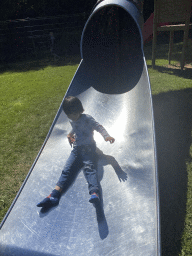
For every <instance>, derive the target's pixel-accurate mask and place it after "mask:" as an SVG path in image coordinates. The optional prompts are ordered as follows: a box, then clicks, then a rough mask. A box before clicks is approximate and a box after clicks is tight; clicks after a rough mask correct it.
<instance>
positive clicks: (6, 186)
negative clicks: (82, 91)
mask: <svg viewBox="0 0 192 256" xmlns="http://www.w3.org/2000/svg"><path fill="white" fill-rule="evenodd" d="M32 64H34V63H32ZM30 65H31V64H30ZM22 66H23V65H22ZM32 66H33V65H32ZM77 67H78V64H76V65H75V64H74V65H65V66H47V67H43V68H39V69H38V70H33V68H32V70H30V67H28V68H27V70H26V71H20V69H23V68H24V70H25V69H26V65H24V66H23V68H21V67H20V66H16V68H17V70H19V72H14V71H6V72H3V73H2V74H1V75H0V77H1V88H0V91H1V92H0V93H1V107H0V108H1V109H0V110H1V122H0V132H1V161H0V168H1V171H0V195H1V196H0V220H2V218H3V216H4V215H5V213H6V212H7V210H8V208H9V206H10V204H11V202H12V201H13V199H14V197H15V195H16V193H17V192H18V190H19V188H20V186H21V185H22V183H23V181H24V179H25V177H26V174H27V173H28V171H29V169H30V167H31V165H32V163H33V161H34V159H35V157H36V155H37V153H38V151H39V150H40V148H41V146H42V143H43V141H44V139H45V137H46V135H47V133H48V130H49V128H50V126H51V123H52V121H53V119H54V116H55V114H56V112H57V110H58V108H59V105H60V103H61V101H62V99H63V96H64V95H65V92H66V90H67V88H68V86H69V84H70V82H71V79H72V77H73V75H74V73H75V71H76V69H77Z"/></svg>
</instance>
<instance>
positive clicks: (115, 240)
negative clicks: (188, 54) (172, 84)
mask: <svg viewBox="0 0 192 256" xmlns="http://www.w3.org/2000/svg"><path fill="white" fill-rule="evenodd" d="M138 20H139V12H138V11H137V8H136V7H135V5H133V4H132V3H130V2H129V1H124V0H118V1H117V0H105V1H102V2H100V3H99V4H98V5H97V6H96V7H95V9H94V10H93V12H92V14H91V15H90V18H89V19H88V21H87V23H86V25H85V28H84V31H83V33H82V40H81V54H82V61H81V63H80V65H79V68H78V69H77V71H76V74H75V75H74V78H73V80H72V82H71V84H70V86H69V89H68V91H67V94H66V95H74V96H77V97H78V98H79V99H81V101H82V103H83V106H84V109H85V113H87V114H90V115H92V116H93V117H94V118H95V119H96V120H97V121H98V122H99V123H101V124H102V125H103V126H104V127H105V128H106V130H107V131H108V132H109V134H110V135H111V136H113V137H114V138H115V143H114V144H109V143H106V142H105V141H104V140H103V138H102V137H101V136H100V135H99V134H97V133H95V140H96V143H97V148H98V162H97V169H98V179H99V181H100V184H101V191H102V206H101V207H100V208H95V207H94V206H93V205H92V204H90V203H89V202H88V200H89V197H90V196H89V194H88V188H87V184H86V180H85V178H84V176H83V173H82V172H79V175H78V177H77V178H76V180H75V182H74V183H73V185H72V186H71V187H70V188H69V189H68V190H67V191H66V193H65V194H64V195H63V196H62V198H61V200H60V204H59V205H58V206H57V207H55V208H53V209H51V210H50V211H48V212H46V211H45V212H43V211H42V210H41V209H39V208H37V207H36V204H37V203H38V202H39V201H41V200H42V199H43V198H44V197H45V196H47V195H49V194H50V192H51V191H52V189H53V188H54V186H55V183H56V182H57V180H58V178H59V176H60V174H61V170H62V168H63V166H64V164H65V162H66V160H67V158H68V156H69V154H70V150H71V148H70V146H69V143H68V140H67V138H66V135H67V134H68V132H69V131H70V124H69V122H68V119H67V117H66V115H65V114H64V112H63V111H62V109H61V108H60V109H59V110H58V113H57V116H56V118H55V120H54V122H53V125H52V127H51V129H50V132H49V135H48V136H47V139H46V141H45V143H44V145H43V147H42V150H41V151H40V153H39V155H38V156H37V159H36V161H35V163H34V164H33V166H32V168H31V170H30V172H29V175H28V176H27V178H26V180H25V182H24V184H23V186H22V188H21V190H20V192H19V194H18V196H17V198H16V199H15V201H14V202H13V204H12V206H11V208H10V210H9V212H8V213H7V215H6V217H5V219H4V220H3V222H2V224H1V230H0V255H1V256H10V255H14V256H21V255H26V256H32V255H34V256H43V255H45V256H53V255H62V256H63V255H64V256H65V255H66V256H70V255H74V256H77V255H78V256H80V255H82V256H85V255H86V256H109V255H110V256H112V255H113V256H119V255H121V256H128V255H130V256H131V255H133V256H135V255H137V256H156V255H158V256H159V255H160V229H159V198H158V179H157V163H156V146H155V134H154V121H153V108H152V100H151V89H150V82H149V76H148V72H147V66H146V62H145V58H144V54H143V49H142V45H143V43H142V36H141V30H140V28H139V25H138Z"/></svg>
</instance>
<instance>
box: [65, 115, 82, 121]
mask: <svg viewBox="0 0 192 256" xmlns="http://www.w3.org/2000/svg"><path fill="white" fill-rule="evenodd" d="M80 115H81V113H71V114H69V115H67V116H68V118H69V119H71V120H72V121H77V120H78V119H79V117H80Z"/></svg>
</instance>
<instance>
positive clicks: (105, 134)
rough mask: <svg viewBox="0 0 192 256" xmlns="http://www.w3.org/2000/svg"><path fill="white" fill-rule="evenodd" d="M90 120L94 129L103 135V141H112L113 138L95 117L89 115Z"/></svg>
mask: <svg viewBox="0 0 192 256" xmlns="http://www.w3.org/2000/svg"><path fill="white" fill-rule="evenodd" d="M90 121H91V123H92V125H93V127H94V130H96V131H97V132H99V133H100V134H101V135H102V136H103V138H104V140H105V141H110V143H111V144H112V143H114V141H115V139H114V138H113V137H111V136H110V135H109V134H108V132H107V131H106V130H105V128H104V127H103V126H102V125H100V124H99V123H98V122H96V121H95V119H94V118H93V117H91V116H90Z"/></svg>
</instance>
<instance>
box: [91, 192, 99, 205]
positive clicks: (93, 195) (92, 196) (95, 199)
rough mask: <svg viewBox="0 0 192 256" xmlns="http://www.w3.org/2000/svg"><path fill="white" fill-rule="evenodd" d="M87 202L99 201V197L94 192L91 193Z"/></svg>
mask: <svg viewBox="0 0 192 256" xmlns="http://www.w3.org/2000/svg"><path fill="white" fill-rule="evenodd" d="M89 202H90V203H92V204H93V203H99V202H100V199H99V196H98V195H97V194H96V193H93V194H92V195H91V198H90V199H89Z"/></svg>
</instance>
